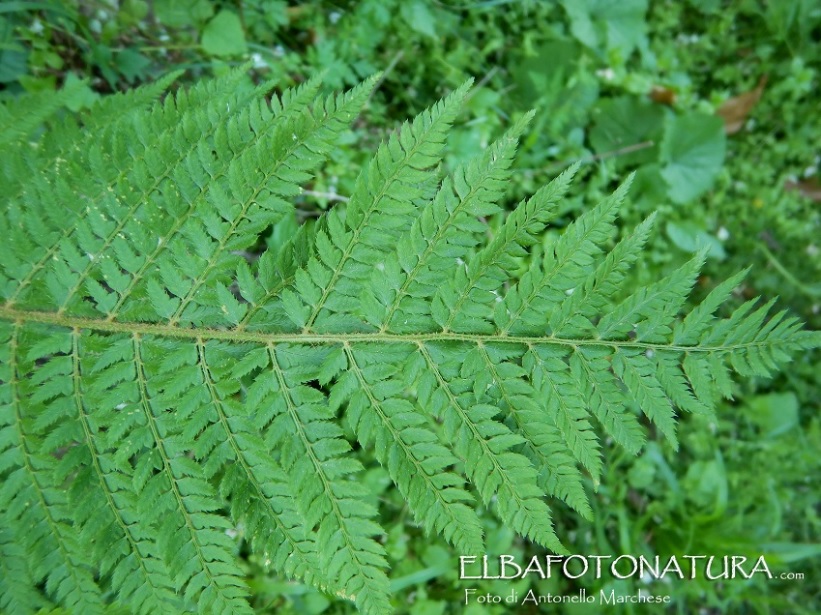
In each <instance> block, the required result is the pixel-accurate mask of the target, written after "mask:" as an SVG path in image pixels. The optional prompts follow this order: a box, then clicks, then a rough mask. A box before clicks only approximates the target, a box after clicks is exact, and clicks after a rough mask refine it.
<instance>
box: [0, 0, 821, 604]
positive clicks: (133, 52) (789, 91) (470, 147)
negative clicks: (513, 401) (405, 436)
mask: <svg viewBox="0 0 821 615" xmlns="http://www.w3.org/2000/svg"><path fill="white" fill-rule="evenodd" d="M819 37H821V2H819V1H818V0H779V1H775V0H770V1H769V2H766V1H763V0H736V1H724V2H722V1H721V0H689V1H686V2H685V1H681V2H672V1H657V2H648V1H647V0H620V1H618V2H614V1H609V0H564V1H555V2H554V1H537V0H477V1H469V0H442V1H441V2H439V1H425V0H362V1H361V2H355V1H343V0H339V1H336V2H323V1H313V2H302V3H296V2H284V1H268V0H236V1H227V0H226V1H219V0H153V1H149V2H147V1H144V0H122V1H119V2H118V1H116V0H98V1H93V0H87V1H76V0H75V1H70V0H63V1H51V2H18V1H7V2H4V3H3V4H0V88H2V92H0V96H18V95H20V94H21V93H24V92H43V93H44V95H48V93H49V92H52V91H54V90H57V89H67V90H68V94H69V95H67V96H66V97H65V113H71V112H72V111H77V110H78V109H81V108H83V107H84V106H87V105H89V104H90V103H91V102H92V101H93V100H94V99H95V98H96V97H98V96H104V95H106V94H107V93H110V92H113V91H118V90H123V89H126V88H129V87H131V86H133V85H136V84H139V83H143V82H147V81H151V80H153V79H155V78H157V77H158V76H160V75H163V74H166V73H167V72H169V71H171V70H174V69H184V70H185V71H186V72H185V75H184V77H183V80H195V79H196V78H197V77H198V76H200V75H205V74H210V73H219V72H221V71H224V70H225V69H226V67H228V66H232V65H237V64H242V63H244V62H250V63H251V65H252V70H251V71H250V73H249V79H253V80H256V81H261V80H273V81H275V82H277V83H278V84H279V87H283V88H284V87H286V86H289V85H292V84H294V83H298V82H301V81H303V80H304V79H306V78H307V77H308V76H311V75H313V74H315V73H317V72H323V73H324V76H325V79H324V81H325V84H326V85H327V87H328V88H338V87H341V86H348V85H353V84H355V83H357V82H358V81H360V80H361V79H362V78H364V77H366V76H368V75H370V74H373V73H374V72H376V71H380V70H381V71H384V76H383V80H382V82H381V84H380V86H379V88H378V91H377V92H376V94H375V95H374V96H373V97H372V99H371V101H370V103H369V108H368V110H367V112H366V113H365V114H364V116H363V117H362V118H361V119H360V120H359V121H358V124H357V125H356V128H355V130H354V131H352V132H351V133H350V134H349V136H348V141H349V143H348V145H349V147H346V149H345V150H344V152H343V151H340V152H339V153H338V155H337V156H335V157H334V158H333V162H332V163H331V164H330V165H329V166H328V167H327V168H326V170H325V172H324V174H322V175H321V176H319V177H318V178H317V179H316V182H315V184H314V186H313V187H312V190H310V191H307V192H306V193H305V194H304V195H303V196H302V197H301V198H302V202H301V203H300V204H299V210H298V211H299V216H298V219H295V220H292V221H288V222H285V223H282V224H281V225H280V227H278V228H276V229H274V232H273V235H272V239H271V241H277V237H284V236H288V235H289V234H290V233H291V231H292V230H293V227H294V226H295V225H296V224H298V223H301V222H304V221H306V220H308V221H310V220H311V219H312V218H314V217H315V216H316V214H317V212H318V211H320V210H322V209H325V208H327V207H330V206H333V205H334V204H335V203H336V202H338V201H344V198H345V195H346V194H348V193H349V191H350V190H351V188H352V185H353V181H354V179H355V176H356V173H357V171H358V169H359V168H360V165H361V164H362V162H363V160H365V159H366V157H367V155H368V154H367V152H370V151H373V148H374V146H375V144H376V143H377V142H378V141H379V140H381V139H382V138H383V137H384V135H385V134H386V133H387V132H388V131H390V130H392V129H393V128H394V127H395V126H396V125H397V124H398V123H399V122H400V121H403V120H404V119H406V118H407V117H409V116H411V115H413V114H415V113H417V112H419V111H421V110H422V109H423V108H424V107H426V106H427V105H429V104H431V103H432V102H434V101H435V100H436V99H438V98H440V97H441V96H443V95H444V94H445V93H447V92H448V91H450V90H451V89H453V88H454V87H455V86H457V85H459V84H461V83H462V82H463V81H464V80H465V79H466V78H467V77H469V76H473V77H475V79H476V81H477V83H478V85H477V87H476V88H475V89H474V90H473V92H472V94H471V97H470V99H469V102H468V104H467V108H466V110H465V112H463V114H462V117H461V122H460V124H459V126H458V129H457V130H456V131H455V132H454V133H453V135H452V138H451V141H450V143H449V157H448V163H449V164H453V163H454V162H455V161H458V160H461V159H463V158H465V157H466V156H468V155H469V154H471V153H473V152H475V151H476V150H477V149H478V148H482V147H484V146H486V145H487V144H488V143H489V142H490V140H491V139H492V138H493V137H495V136H498V135H499V134H500V133H501V131H502V130H503V128H505V127H507V126H509V125H510V124H511V123H512V122H513V121H514V120H515V119H516V118H518V117H519V116H521V115H522V114H523V113H524V112H526V111H527V110H529V109H536V110H537V114H536V118H535V120H534V123H533V124H532V125H531V129H530V131H529V133H528V134H527V135H526V137H525V138H524V142H523V145H522V148H521V154H520V156H519V157H518V160H517V163H516V164H517V165H518V169H517V175H516V181H515V182H514V183H513V184H512V185H511V186H510V187H509V202H510V204H514V203H515V202H517V201H518V200H519V199H520V198H521V197H522V196H523V195H524V194H526V193H530V192H533V191H534V190H535V189H536V188H538V187H539V186H541V185H542V184H544V183H546V181H548V180H549V179H550V178H552V177H553V176H555V175H556V174H557V173H558V172H559V171H561V170H562V169H564V168H565V167H566V166H567V165H568V164H570V163H571V162H574V161H577V160H581V161H583V162H584V163H585V165H584V166H583V170H582V174H583V179H582V181H577V182H576V184H575V186H576V188H575V189H576V190H577V192H576V193H575V194H573V195H572V197H571V198H570V199H569V200H568V201H567V203H566V211H564V212H563V214H564V217H563V218H562V219H560V220H559V224H558V225H557V226H556V227H555V228H554V229H553V230H552V231H551V232H553V233H560V232H561V231H562V229H561V225H562V224H563V223H565V222H566V221H569V220H570V219H572V218H573V217H575V216H576V215H578V213H580V212H581V211H583V210H584V209H585V208H587V207H588V206H589V205H590V204H591V203H593V202H595V201H596V200H597V199H599V198H600V197H601V196H602V195H604V194H606V193H609V192H610V191H611V190H612V189H613V188H614V187H615V185H616V183H617V182H618V180H619V179H620V178H623V177H624V176H625V175H626V174H627V173H628V172H629V171H636V173H637V181H636V182H635V183H634V186H633V189H632V192H631V195H630V196H631V205H630V206H629V207H628V208H627V212H626V217H625V219H626V221H625V222H624V225H625V227H624V229H623V230H624V231H628V230H629V228H630V227H631V226H632V225H634V224H636V223H637V222H638V221H639V220H640V219H641V218H642V217H644V216H646V215H647V213H649V212H650V211H652V210H658V211H659V214H660V216H659V220H658V228H659V229H660V232H658V233H656V234H655V236H654V240H653V243H652V244H651V245H650V247H649V249H650V250H651V258H649V259H647V262H648V263H649V264H647V265H644V266H643V267H642V268H640V269H637V270H635V271H634V272H633V275H634V276H635V278H636V280H637V281H647V280H650V279H655V278H657V277H659V276H661V275H662V274H663V273H665V272H667V269H668V267H669V266H670V265H668V263H671V262H672V261H677V262H681V259H682V258H683V256H684V255H685V254H684V253H690V252H694V251H696V250H697V249H698V248H699V247H701V246H703V245H707V246H709V248H710V253H709V260H708V264H707V267H706V268H705V271H704V275H703V276H702V278H701V279H700V281H699V292H697V293H696V295H697V297H696V298H699V297H698V295H703V294H705V293H706V292H708V291H709V290H710V289H711V288H712V287H713V285H714V280H720V279H724V278H726V277H728V276H729V275H730V274H731V273H733V272H735V271H738V270H739V269H742V268H745V267H748V266H749V267H751V268H752V270H751V273H750V275H749V276H748V278H747V281H746V283H745V286H744V287H743V288H742V289H741V290H740V293H739V296H738V297H737V299H738V301H739V302H741V301H743V300H744V299H746V298H749V297H753V296H757V295H761V296H764V297H773V296H776V295H777V296H780V305H781V306H782V307H784V308H787V309H789V310H791V311H792V312H793V313H796V314H798V315H800V316H801V317H802V318H803V319H804V320H805V321H806V322H807V323H808V326H810V327H811V328H815V329H818V328H819V327H820V326H821V254H819V252H821V206H819V201H821V184H819V180H818V165H819V160H821V151H819V145H820V144H821V113H819V105H818V100H819V70H821V47H819V46H818V43H817V42H816V41H818V40H819ZM360 146H361V147H360ZM360 151H361V152H362V153H361V155H360V154H359V153H358V152H360ZM819 359H821V357H819V356H817V354H816V355H808V356H805V357H803V358H802V359H800V360H798V361H796V362H795V363H794V365H793V366H792V369H790V370H789V372H788V373H786V374H784V375H783V376H782V377H780V378H779V379H777V380H773V381H761V380H757V381H752V382H748V383H746V384H744V385H742V386H739V387H738V388H737V390H735V391H734V398H735V399H734V401H732V402H725V403H723V405H722V406H721V408H720V409H719V412H718V417H719V419H718V421H717V422H709V421H707V420H705V419H704V418H703V417H698V416H688V417H685V418H684V422H683V424H682V427H681V450H680V451H678V452H677V453H674V452H673V451H672V450H670V448H669V446H668V445H666V444H662V443H661V440H658V441H651V443H650V445H649V446H648V447H647V449H646V450H645V451H644V452H643V453H642V454H641V455H640V456H638V457H630V456H628V455H627V454H625V453H624V452H623V451H620V450H618V449H617V448H615V447H612V448H611V447H606V450H605V455H606V457H607V458H608V459H607V461H608V463H607V464H606V467H607V468H608V470H607V472H608V473H607V475H606V476H605V477H604V478H603V480H602V483H601V484H600V485H597V486H596V485H593V484H592V482H591V484H590V485H589V490H590V494H591V498H592V504H593V507H594V511H595V520H594V521H590V522H588V521H585V520H583V519H581V518H580V517H579V516H578V515H576V514H574V513H572V512H571V511H569V510H568V509H566V508H565V507H563V506H562V505H561V504H559V503H555V504H554V507H555V508H556V509H557V517H558V519H557V525H558V532H559V535H560V536H562V538H563V539H564V540H565V543H566V544H567V545H568V546H569V548H570V549H571V550H572V551H573V552H574V553H583V554H603V555H604V554H621V553H630V554H634V555H639V554H642V555H646V556H652V555H654V554H659V555H662V556H669V555H671V554H678V555H682V554H684V553H690V554H693V553H697V554H712V553H714V554H718V555H724V554H728V553H729V554H751V555H752V554H754V555H758V554H764V555H766V556H767V559H768V562H770V563H771V564H773V565H774V566H773V567H774V571H775V572H776V574H780V573H781V572H788V571H792V572H800V573H803V574H804V580H803V581H799V580H780V579H774V580H772V581H766V580H761V578H760V577H756V578H755V579H754V580H749V581H747V580H744V579H736V580H734V581H727V582H720V583H717V582H709V581H704V580H695V581H685V582H673V583H671V584H669V585H668V584H660V583H658V582H656V583H650V584H645V583H643V582H641V581H639V580H637V579H636V580H628V581H623V582H622V583H624V585H623V586H618V587H617V589H618V590H619V591H620V592H622V591H623V592H625V593H634V592H636V591H638V589H640V588H641V589H645V590H646V591H649V592H651V593H671V594H672V595H673V597H674V606H673V607H672V608H671V610H670V612H678V613H689V612H693V611H695V610H696V609H704V610H702V611H701V612H705V613H723V612H738V613H808V614H809V613H819V612H821V582H819V580H820V579H821V504H819V499H821V498H819V494H820V493H821V487H819V483H820V481H819V477H820V476H821V457H819V455H818V451H819V450H821V421H820V420H819V408H821V396H820V395H819V391H821V386H819V385H821V368H819V364H820V361H819ZM366 478H367V480H368V481H369V482H370V483H371V486H372V491H373V493H374V494H376V495H375V497H378V498H379V502H378V503H379V506H380V509H381V511H382V519H381V522H382V524H383V526H384V527H386V528H389V531H388V534H387V536H386V537H385V544H386V547H387V549H388V553H389V555H390V557H391V559H392V562H393V566H394V568H393V577H392V578H393V587H394V590H395V591H396V592H397V594H396V601H395V602H396V605H397V607H398V609H399V611H400V612H408V613H412V614H413V615H436V614H439V613H446V612H453V613H456V612H468V613H470V612H475V613H478V612H482V613H492V612H494V611H493V608H489V607H476V609H475V610H474V611H471V609H470V608H469V609H467V610H466V611H465V609H464V607H462V606H461V604H462V600H463V597H464V588H465V587H468V586H470V587H475V588H476V589H477V590H479V592H480V593H481V592H486V591H490V592H496V593H509V592H510V590H511V588H512V586H511V584H510V583H509V582H505V583H503V584H500V583H499V582H493V581H487V582H483V583H479V582H471V584H470V585H468V582H460V581H459V580H458V579H457V564H456V557H457V555H458V554H455V553H453V552H452V551H451V550H449V548H448V547H447V546H446V545H445V543H444V542H443V541H441V540H438V539H437V540H432V539H430V538H428V537H425V536H424V535H423V533H422V532H421V530H420V529H419V528H417V527H414V526H413V525H412V524H411V521H410V520H409V518H408V516H407V515H406V513H407V511H406V509H405V507H404V505H403V502H402V499H401V497H400V496H399V494H398V493H396V492H395V491H393V490H390V489H388V488H387V486H388V485H389V480H388V479H387V475H386V473H385V472H384V471H383V470H382V469H381V468H380V467H378V466H371V467H370V469H369V471H368V473H367V477H366ZM484 520H485V523H486V532H487V535H488V545H489V552H490V553H495V554H498V553H517V554H519V555H520V556H523V557H525V556H526V557H530V556H532V555H537V554H538V550H535V549H534V548H533V547H532V546H530V545H526V544H523V543H522V542H521V541H520V539H518V538H516V537H515V536H513V535H512V534H511V533H510V532H509V531H508V530H506V529H502V528H499V527H498V526H497V525H496V523H495V521H494V520H493V518H492V516H490V515H485V516H484ZM247 568H248V574H249V578H250V579H251V584H252V587H253V589H254V591H255V592H256V593H255V597H254V603H255V606H256V607H257V609H258V611H259V612H260V613H287V612H295V613H341V612H348V611H350V610H351V609H352V607H351V606H350V605H349V604H347V603H345V602H343V601H341V600H339V601H338V600H334V599H333V598H332V597H329V596H326V595H322V594H320V593H318V592H316V591H314V590H312V589H309V588H307V587H304V586H302V585H299V584H294V583H289V582H285V581H283V580H282V579H279V578H276V577H275V576H272V575H271V574H269V573H268V572H266V570H265V567H264V566H263V564H262V562H259V561H255V560H254V559H252V558H249V559H248V560H247ZM599 583H605V585H600V584H599ZM610 583H613V581H611V580H609V579H603V580H602V581H601V582H596V581H592V580H586V579H585V578H582V579H580V580H579V581H575V582H571V581H568V580H564V579H553V580H550V581H535V580H526V581H522V582H520V583H518V584H516V585H515V588H516V589H517V590H519V592H520V594H522V593H524V592H526V591H527V589H528V588H529V587H530V586H532V587H534V588H535V589H536V590H537V591H538V592H541V593H547V592H549V591H550V592H557V591H561V592H566V593H572V592H576V591H578V589H579V588H580V587H582V586H583V587H585V588H586V589H587V590H588V591H589V592H590V591H594V590H598V589H599V588H601V587H604V588H606V589H609V587H610V586H609V585H607V584H610ZM498 610H499V612H501V611H502V610H503V608H501V607H499V608H498ZM565 612H567V613H573V612H576V611H575V610H573V609H572V608H569V607H568V608H567V609H566V610H565ZM626 612H629V609H627V610H626ZM637 612H641V609H639V610H638V611H637Z"/></svg>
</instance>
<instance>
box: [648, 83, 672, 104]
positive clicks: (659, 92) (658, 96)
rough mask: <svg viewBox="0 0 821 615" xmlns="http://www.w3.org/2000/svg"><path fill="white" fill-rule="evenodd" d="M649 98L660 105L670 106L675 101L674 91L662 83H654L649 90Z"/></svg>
mask: <svg viewBox="0 0 821 615" xmlns="http://www.w3.org/2000/svg"><path fill="white" fill-rule="evenodd" d="M650 100H652V101H653V102H657V103H659V104H660V105H668V106H670V107H672V106H673V105H674V104H675V102H676V92H675V90H671V89H670V88H667V87H664V86H663V85H654V86H653V89H652V90H650Z"/></svg>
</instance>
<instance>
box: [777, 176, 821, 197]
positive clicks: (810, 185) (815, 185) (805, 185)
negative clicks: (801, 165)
mask: <svg viewBox="0 0 821 615" xmlns="http://www.w3.org/2000/svg"><path fill="white" fill-rule="evenodd" d="M784 188H785V189H786V190H798V192H800V193H801V194H803V195H804V196H805V197H807V198H808V199H812V200H813V201H815V202H816V203H817V202H819V201H821V183H819V181H818V178H817V177H810V178H809V179H803V180H801V181H788V182H787V183H785V184H784Z"/></svg>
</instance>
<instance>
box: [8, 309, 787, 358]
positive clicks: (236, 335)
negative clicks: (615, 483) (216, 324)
mask: <svg viewBox="0 0 821 615" xmlns="http://www.w3.org/2000/svg"><path fill="white" fill-rule="evenodd" d="M0 320H5V321H8V322H15V323H19V324H27V323H39V324H46V325H55V326H58V327H65V328H67V329H83V330H90V331H101V332H107V333H125V334H128V335H134V334H139V335H154V336H157V337H171V338H181V339H190V340H194V341H196V340H197V339H198V338H201V339H203V340H221V341H226V342H240V343H241V342H254V343H258V344H345V343H367V342H372V343H374V342H375V343H380V344H423V343H427V342H470V343H473V344H496V343H501V344H524V345H526V346H534V345H540V344H547V345H553V346H569V347H572V348H579V347H590V346H595V347H605V348H633V349H636V350H662V351H663V350H668V351H670V350H673V351H677V352H699V353H705V352H707V353H709V352H721V353H726V352H733V351H737V350H745V349H749V348H762V347H771V346H775V345H778V344H779V343H789V342H790V340H772V341H767V340H763V341H757V342H745V343H741V344H730V345H727V346H682V345H674V344H656V343H651V342H633V341H619V340H601V339H572V338H561V337H552V336H524V335H500V334H498V333H497V334H482V333H452V332H449V333H443V332H434V333H410V334H397V333H263V332H259V331H246V330H236V329H209V328H200V329H188V328H185V327H179V326H170V325H158V324H153V323H142V322H110V321H108V320H103V319H94V318H81V317H74V316H65V315H63V314H57V313H56V312H37V311H26V310H15V309H10V308H6V307H2V306H0Z"/></svg>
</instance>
